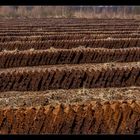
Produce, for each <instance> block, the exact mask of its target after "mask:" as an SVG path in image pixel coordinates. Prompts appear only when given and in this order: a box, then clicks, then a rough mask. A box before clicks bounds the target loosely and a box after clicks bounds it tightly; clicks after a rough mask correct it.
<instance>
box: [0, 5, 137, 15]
mask: <svg viewBox="0 0 140 140" xmlns="http://www.w3.org/2000/svg"><path fill="white" fill-rule="evenodd" d="M139 15H140V6H0V17H3V18H50V17H54V18H59V17H61V18H139Z"/></svg>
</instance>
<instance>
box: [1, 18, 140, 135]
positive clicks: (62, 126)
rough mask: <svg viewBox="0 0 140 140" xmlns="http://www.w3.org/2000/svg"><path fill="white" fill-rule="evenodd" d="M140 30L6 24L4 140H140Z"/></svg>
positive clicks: (134, 25)
mask: <svg viewBox="0 0 140 140" xmlns="http://www.w3.org/2000/svg"><path fill="white" fill-rule="evenodd" d="M139 24H140V21H139V20H131V19H130V20H128V19H127V20H119V19H116V20H115V19H114V20H113V19H111V20H109V19H108V20H106V19H100V20H95V19H94V20H92V19H84V20H83V19H82V20H81V19H19V20H18V19H12V20H10V19H1V20H0V134H140V122H139V120H140V48H139V46H140V38H139V37H140V29H139Z"/></svg>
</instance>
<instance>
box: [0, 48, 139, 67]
mask: <svg viewBox="0 0 140 140" xmlns="http://www.w3.org/2000/svg"><path fill="white" fill-rule="evenodd" d="M72 57H73V58H72ZM0 61H1V63H0V68H10V67H24V66H41V65H56V64H84V63H108V62H137V61H140V49H139V48H125V49H105V48H104V49H103V48H102V49H101V48H100V49H92V48H80V47H79V48H76V49H48V50H26V51H19V52H17V51H6V52H0Z"/></svg>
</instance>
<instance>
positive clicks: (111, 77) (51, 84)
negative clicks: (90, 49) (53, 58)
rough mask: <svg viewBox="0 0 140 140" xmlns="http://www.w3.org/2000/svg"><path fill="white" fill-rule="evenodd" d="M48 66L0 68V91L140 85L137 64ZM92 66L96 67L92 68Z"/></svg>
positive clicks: (139, 73)
mask: <svg viewBox="0 0 140 140" xmlns="http://www.w3.org/2000/svg"><path fill="white" fill-rule="evenodd" d="M109 65H110V66H107V67H106V66H101V67H100V68H99V67H98V66H100V65H98V64H97V65H94V66H92V65H90V64H89V65H87V66H86V65H83V66H71V65H70V66H58V67H57V66H54V67H53V66H50V67H48V68H43V67H40V68H38V67H36V68H35V67H34V68H28V67H27V68H25V67H23V68H17V69H16V68H15V69H11V70H10V69H4V70H1V71H0V91H1V92H3V91H40V90H41V91H44V90H48V89H75V88H82V87H85V88H101V87H103V88H106V87H128V86H140V67H139V66H136V65H135V64H134V65H132V66H131V65H130V66H129V63H128V65H127V63H126V64H124V65H125V66H122V67H120V66H114V67H113V64H109ZM95 67H96V68H95Z"/></svg>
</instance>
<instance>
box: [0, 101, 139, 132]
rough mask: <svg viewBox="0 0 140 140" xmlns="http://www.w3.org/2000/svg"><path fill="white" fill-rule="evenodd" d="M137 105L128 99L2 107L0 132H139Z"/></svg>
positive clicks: (0, 111) (137, 103) (0, 110)
mask: <svg viewBox="0 0 140 140" xmlns="http://www.w3.org/2000/svg"><path fill="white" fill-rule="evenodd" d="M139 108H140V102H139V101H129V100H128V101H106V102H99V101H92V102H87V103H84V104H80V102H79V103H77V104H58V105H52V104H50V105H46V106H40V107H37V106H35V107H20V108H19V107H16V108H1V109H0V114H1V115H0V116H1V119H0V120H1V121H0V133H1V134H58V133H59V134H99V133H101V134H139V130H140V126H139V119H140V109H139ZM14 120H15V121H14Z"/></svg>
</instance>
